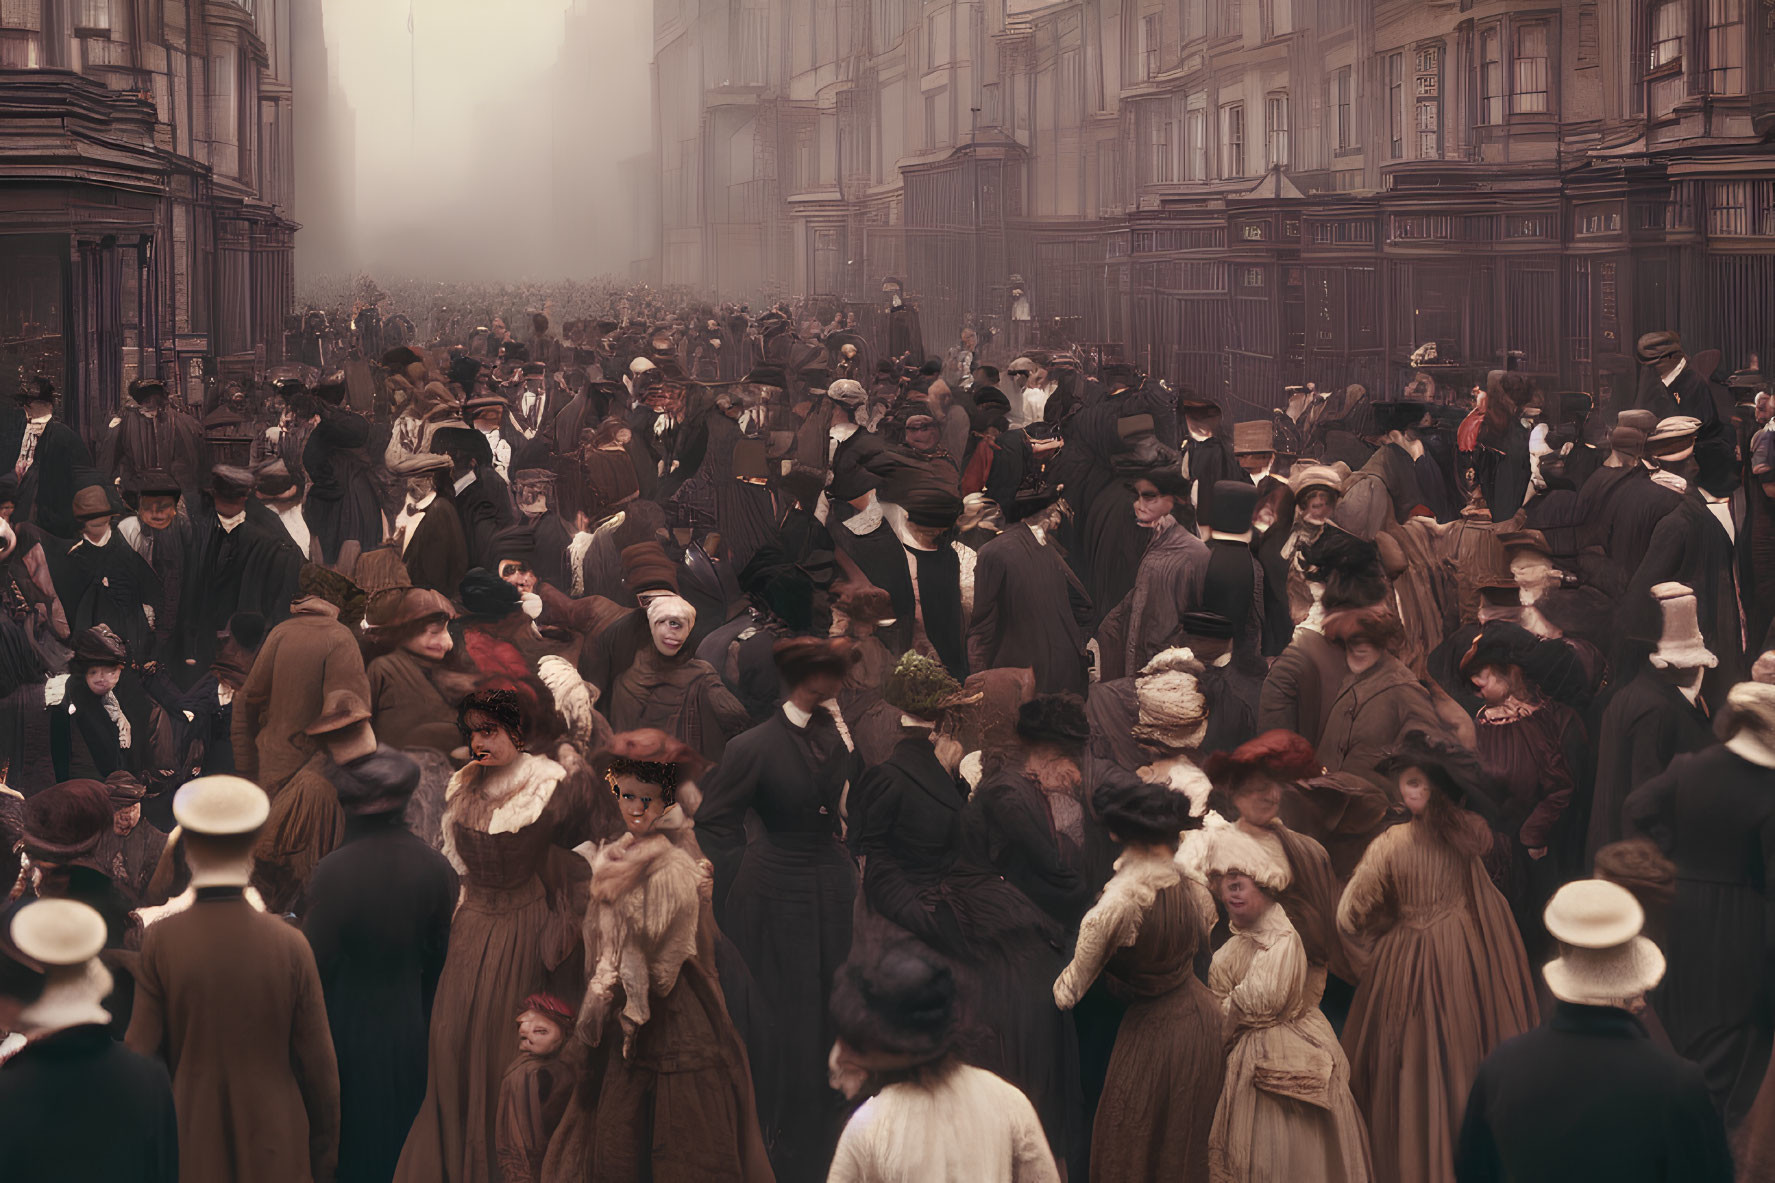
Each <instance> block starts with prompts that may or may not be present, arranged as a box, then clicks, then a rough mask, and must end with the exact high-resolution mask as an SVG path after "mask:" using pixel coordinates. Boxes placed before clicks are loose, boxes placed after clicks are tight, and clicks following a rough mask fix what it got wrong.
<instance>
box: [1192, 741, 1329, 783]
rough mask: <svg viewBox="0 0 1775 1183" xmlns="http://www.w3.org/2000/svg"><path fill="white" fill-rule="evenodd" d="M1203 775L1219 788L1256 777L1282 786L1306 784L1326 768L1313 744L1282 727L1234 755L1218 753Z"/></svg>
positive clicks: (1212, 758) (1240, 749)
mask: <svg viewBox="0 0 1775 1183" xmlns="http://www.w3.org/2000/svg"><path fill="white" fill-rule="evenodd" d="M1202 771H1203V772H1205V773H1207V774H1208V779H1209V780H1211V781H1213V782H1214V783H1215V784H1217V785H1227V786H1231V785H1233V784H1236V783H1238V782H1239V781H1240V780H1242V779H1243V778H1245V777H1246V776H1249V775H1251V774H1253V773H1262V774H1263V775H1265V776H1267V777H1269V778H1270V779H1272V780H1275V781H1279V782H1287V781H1297V780H1306V779H1307V778H1308V777H1313V776H1318V775H1319V774H1320V773H1322V772H1324V771H1325V765H1324V762H1323V761H1321V760H1320V759H1319V754H1318V752H1317V750H1315V749H1314V747H1313V741H1312V740H1310V739H1308V738H1307V737H1306V736H1304V735H1299V734H1297V733H1295V732H1293V731H1286V730H1284V729H1282V728H1279V727H1278V728H1274V729H1272V730H1269V731H1266V732H1264V733H1263V734H1262V735H1259V736H1257V737H1255V738H1253V739H1248V740H1246V741H1245V742H1244V743H1242V744H1240V745H1239V746H1238V747H1236V748H1234V749H1233V750H1232V751H1230V752H1215V753H1214V754H1213V755H1211V756H1209V757H1208V762H1207V763H1206V764H1204V765H1203V766H1202Z"/></svg>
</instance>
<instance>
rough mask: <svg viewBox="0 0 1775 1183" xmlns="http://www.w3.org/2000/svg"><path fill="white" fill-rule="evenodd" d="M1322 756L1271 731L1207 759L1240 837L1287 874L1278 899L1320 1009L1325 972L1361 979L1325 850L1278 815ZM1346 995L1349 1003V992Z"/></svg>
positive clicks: (1290, 735) (1293, 737)
mask: <svg viewBox="0 0 1775 1183" xmlns="http://www.w3.org/2000/svg"><path fill="white" fill-rule="evenodd" d="M1319 770H1320V765H1319V758H1318V756H1317V755H1315V754H1314V751H1313V745H1312V743H1311V742H1309V741H1308V740H1307V738H1306V737H1305V736H1302V735H1297V734H1295V733H1294V732H1292V731H1280V730H1277V731H1266V732H1264V733H1263V734H1262V735H1259V736H1257V737H1256V738H1255V739H1251V740H1247V741H1246V742H1245V743H1242V744H1240V745H1239V746H1238V747H1237V748H1235V749H1233V750H1232V751H1231V752H1216V753H1215V754H1214V755H1213V756H1211V757H1209V759H1208V764H1207V767H1206V771H1207V773H1208V775H1209V777H1210V779H1212V780H1213V782H1214V784H1215V787H1216V788H1217V789H1218V790H1219V791H1220V792H1222V793H1224V794H1225V798H1226V800H1227V803H1228V804H1230V805H1231V806H1232V808H1233V812H1234V813H1235V814H1236V815H1237V818H1236V820H1235V821H1234V823H1233V824H1234V825H1235V826H1237V827H1238V829H1239V831H1240V832H1241V833H1242V834H1244V835H1245V836H1246V837H1248V838H1250V839H1251V840H1252V841H1254V842H1256V843H1257V844H1258V845H1259V846H1261V847H1263V848H1264V850H1265V851H1267V852H1268V854H1269V856H1270V857H1271V858H1272V859H1274V860H1275V861H1276V862H1277V863H1278V864H1280V865H1281V866H1283V867H1285V868H1287V870H1288V887H1287V888H1286V889H1285V890H1284V891H1283V892H1282V893H1281V895H1280V896H1279V897H1278V900H1277V902H1278V903H1280V904H1281V905H1282V910H1283V911H1284V912H1287V913H1288V920H1289V923H1291V924H1293V925H1294V931H1295V932H1296V933H1297V934H1298V935H1299V936H1300V940H1301V945H1302V946H1303V947H1304V948H1305V949H1306V952H1307V986H1306V990H1307V1000H1308V1002H1309V1004H1310V1005H1313V1006H1318V1005H1319V1003H1320V1000H1321V999H1322V998H1323V997H1324V995H1325V984H1326V979H1327V975H1328V974H1336V975H1337V976H1338V977H1339V978H1341V979H1343V980H1344V981H1345V982H1346V983H1351V984H1353V983H1354V982H1355V980H1356V973H1355V970H1354V969H1353V968H1351V965H1350V959H1349V957H1348V955H1347V954H1346V952H1345V949H1344V942H1343V938H1342V937H1341V936H1339V934H1338V931H1337V903H1338V896H1339V894H1340V892H1341V887H1340V886H1339V884H1338V881H1337V875H1336V873H1335V872H1333V870H1332V867H1331V858H1330V856H1328V855H1327V854H1326V853H1325V847H1323V846H1321V845H1320V844H1319V843H1318V841H1316V840H1315V839H1313V838H1310V837H1308V836H1307V835H1305V834H1301V833H1298V832H1296V831H1294V830H1291V829H1289V828H1288V826H1287V825H1285V824H1284V823H1283V821H1282V818H1281V816H1280V814H1281V812H1282V807H1283V803H1284V801H1286V800H1288V799H1289V796H1290V795H1291V793H1292V796H1293V797H1294V798H1296V800H1298V799H1299V798H1300V797H1301V796H1302V792H1301V790H1300V789H1299V788H1298V787H1297V786H1298V784H1299V782H1302V781H1306V780H1310V779H1312V778H1313V777H1316V776H1317V775H1318V773H1319ZM1344 989H1345V991H1346V993H1344V995H1343V997H1344V998H1345V999H1346V1000H1347V999H1348V997H1349V995H1348V993H1347V990H1348V987H1345V988H1344Z"/></svg>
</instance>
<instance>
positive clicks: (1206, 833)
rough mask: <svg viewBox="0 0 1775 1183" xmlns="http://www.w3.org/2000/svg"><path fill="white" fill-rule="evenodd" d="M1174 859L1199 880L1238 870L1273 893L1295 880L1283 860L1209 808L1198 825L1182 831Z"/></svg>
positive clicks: (1187, 873) (1285, 888)
mask: <svg viewBox="0 0 1775 1183" xmlns="http://www.w3.org/2000/svg"><path fill="white" fill-rule="evenodd" d="M1176 861H1177V865H1178V868H1179V869H1180V870H1182V871H1183V872H1184V874H1186V875H1189V876H1190V877H1191V878H1193V879H1196V880H1198V881H1200V882H1202V883H1207V882H1209V880H1210V879H1211V878H1212V877H1213V876H1215V875H1230V874H1233V873H1235V872H1237V873H1238V874H1241V875H1245V876H1247V877H1249V878H1250V879H1251V881H1252V882H1254V883H1256V884H1257V885H1258V886H1259V887H1261V888H1263V889H1264V890H1265V891H1267V892H1269V893H1270V894H1272V895H1274V894H1276V893H1278V892H1282V891H1286V890H1287V889H1288V885H1289V884H1290V883H1291V882H1293V880H1294V876H1293V874H1292V873H1291V872H1290V870H1289V867H1288V864H1287V863H1286V862H1284V861H1282V860H1280V859H1278V858H1276V857H1275V856H1274V855H1272V854H1271V853H1270V852H1269V850H1268V849H1267V848H1266V847H1265V846H1264V845H1263V844H1262V843H1260V842H1259V841H1258V840H1257V839H1255V838H1253V837H1252V836H1251V835H1249V834H1247V833H1246V832H1245V831H1243V830H1241V829H1239V827H1238V826H1237V825H1235V824H1233V823H1232V822H1229V821H1227V820H1226V819H1225V818H1223V817H1221V816H1220V815H1219V814H1217V813H1212V812H1211V813H1209V814H1208V816H1207V817H1206V818H1204V819H1203V821H1202V828H1201V829H1199V830H1189V831H1186V832H1185V833H1184V836H1183V845H1182V846H1181V847H1179V848H1178V851H1177V860H1176Z"/></svg>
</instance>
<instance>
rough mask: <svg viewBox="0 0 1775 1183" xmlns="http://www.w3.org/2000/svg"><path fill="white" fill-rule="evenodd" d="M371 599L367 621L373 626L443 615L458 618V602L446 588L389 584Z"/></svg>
mask: <svg viewBox="0 0 1775 1183" xmlns="http://www.w3.org/2000/svg"><path fill="white" fill-rule="evenodd" d="M386 590H387V594H386V595H383V596H379V597H377V598H376V599H375V600H373V601H372V602H371V605H370V610H369V611H367V612H366V613H365V614H364V623H365V624H366V625H368V626H369V627H371V628H373V629H396V628H400V627H401V626H402V625H404V624H412V623H414V622H415V621H420V620H428V619H431V618H434V617H436V618H439V619H443V620H454V619H455V618H456V605H454V604H452V603H451V602H450V600H449V598H448V597H447V596H445V595H444V593H443V592H439V591H433V590H432V589H431V588H429V587H409V588H405V589H402V588H389V589H386Z"/></svg>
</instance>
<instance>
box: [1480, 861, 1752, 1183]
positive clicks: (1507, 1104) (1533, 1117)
mask: <svg viewBox="0 0 1775 1183" xmlns="http://www.w3.org/2000/svg"><path fill="white" fill-rule="evenodd" d="M1643 918H1644V913H1643V912H1642V911H1641V909H1640V906H1639V904H1638V903H1637V902H1636V901H1635V900H1634V898H1633V896H1632V894H1631V893H1630V892H1628V891H1627V889H1625V888H1623V887H1620V886H1618V885H1616V884H1614V883H1609V882H1605V881H1603V880H1600V879H1581V880H1578V881H1577V882H1575V883H1569V884H1567V885H1566V886H1565V887H1563V888H1561V889H1560V890H1559V892H1558V893H1557V894H1556V895H1555V896H1554V897H1553V899H1552V901H1551V902H1550V903H1549V904H1548V907H1547V927H1548V930H1549V931H1550V932H1552V933H1553V935H1554V936H1556V937H1558V938H1559V939H1560V940H1561V941H1562V942H1564V952H1563V953H1562V954H1561V956H1559V957H1558V958H1556V959H1555V960H1553V961H1552V962H1550V963H1549V964H1548V965H1547V967H1546V970H1545V974H1546V978H1547V985H1548V987H1549V988H1550V989H1551V991H1552V993H1553V996H1554V998H1556V999H1557V1000H1558V1002H1557V1003H1556V1006H1555V1009H1554V1012H1553V1017H1552V1019H1551V1020H1549V1021H1548V1022H1547V1023H1546V1024H1545V1025H1544V1026H1541V1027H1538V1028H1536V1029H1535V1030H1533V1031H1530V1032H1528V1033H1527V1034H1526V1035H1519V1036H1517V1037H1516V1038H1515V1039H1512V1040H1509V1041H1507V1042H1506V1043H1504V1044H1503V1045H1502V1046H1500V1047H1499V1048H1498V1049H1497V1050H1496V1051H1494V1052H1493V1053H1492V1054H1491V1055H1490V1056H1488V1057H1486V1060H1485V1062H1484V1063H1483V1064H1481V1065H1480V1066H1479V1074H1478V1076H1477V1077H1476V1078H1475V1079H1474V1082H1473V1088H1472V1090H1471V1091H1470V1092H1469V1093H1468V1094H1467V1112H1466V1117H1465V1119H1464V1120H1463V1121H1462V1122H1461V1131H1460V1142H1459V1146H1458V1148H1457V1151H1456V1155H1455V1178H1456V1179H1458V1180H1459V1181H1460V1183H1505V1181H1506V1180H1508V1181H1509V1183H1570V1181H1571V1180H1575V1179H1598V1180H1601V1179H1607V1180H1609V1183H1667V1181H1669V1180H1673V1179H1683V1180H1690V1181H1692V1183H1730V1181H1731V1179H1732V1156H1731V1152H1730V1150H1729V1149H1728V1148H1727V1145H1726V1130H1725V1126H1724V1125H1723V1124H1722V1123H1721V1122H1720V1118H1719V1114H1718V1113H1716V1112H1715V1111H1714V1108H1713V1104H1712V1102H1711V1100H1710V1098H1709V1097H1708V1093H1707V1085H1706V1083H1705V1082H1704V1081H1703V1080H1702V1077H1701V1072H1700V1070H1699V1069H1698V1068H1696V1067H1695V1065H1693V1064H1691V1063H1689V1062H1688V1061H1687V1060H1682V1059H1678V1058H1677V1057H1676V1056H1675V1055H1672V1054H1671V1053H1670V1052H1668V1051H1666V1050H1665V1049H1664V1048H1662V1047H1660V1046H1658V1045H1657V1044H1656V1043H1653V1042H1652V1040H1651V1039H1650V1038H1649V1037H1648V1036H1647V1035H1646V1029H1645V1028H1644V1027H1643V1026H1641V1025H1640V1022H1639V1020H1638V1019H1636V1018H1635V1017H1634V1010H1635V1009H1636V1008H1638V1007H1642V1006H1643V1005H1644V1002H1645V998H1644V996H1645V992H1646V991H1647V990H1649V989H1650V988H1651V987H1652V986H1654V985H1656V984H1657V982H1658V979H1659V978H1660V977H1662V976H1663V973H1664V958H1663V956H1662V955H1661V954H1660V953H1659V952H1658V949H1657V946H1655V945H1653V944H1652V942H1650V941H1648V940H1646V939H1645V938H1644V937H1642V936H1639V935H1638V932H1639V928H1640V925H1641V923H1642V921H1643Z"/></svg>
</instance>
